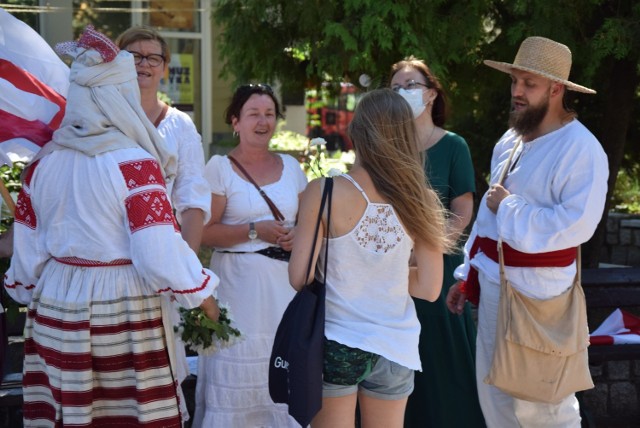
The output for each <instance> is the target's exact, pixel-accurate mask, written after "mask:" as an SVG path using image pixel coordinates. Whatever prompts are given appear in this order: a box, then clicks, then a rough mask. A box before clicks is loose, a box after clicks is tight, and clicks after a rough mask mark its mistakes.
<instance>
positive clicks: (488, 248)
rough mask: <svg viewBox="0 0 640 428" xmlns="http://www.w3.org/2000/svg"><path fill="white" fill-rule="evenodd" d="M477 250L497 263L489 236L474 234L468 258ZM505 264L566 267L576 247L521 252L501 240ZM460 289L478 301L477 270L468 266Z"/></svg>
mask: <svg viewBox="0 0 640 428" xmlns="http://www.w3.org/2000/svg"><path fill="white" fill-rule="evenodd" d="M478 250H482V252H483V253H484V254H485V255H486V256H487V257H489V258H490V259H491V260H493V261H494V262H496V263H498V242H497V241H494V240H493V239H490V238H485V237H481V236H476V239H475V240H474V241H473V245H471V251H470V252H469V260H471V259H473V258H474V257H475V256H476V254H477V253H478ZM502 250H503V252H504V264H505V266H512V267H566V266H569V265H570V264H571V263H573V262H574V261H575V259H576V256H577V254H578V253H577V251H578V249H577V247H571V248H566V249H564V250H557V251H549V252H547V253H523V252H522V251H518V250H515V249H513V248H512V247H510V246H509V244H507V243H505V242H503V243H502ZM460 291H461V292H463V293H466V294H467V299H468V300H469V301H470V302H471V303H473V304H474V305H476V306H477V305H478V303H479V302H480V283H479V282H478V271H477V270H476V269H475V268H474V267H473V266H470V268H469V274H468V275H467V280H466V281H462V284H461V286H460Z"/></svg>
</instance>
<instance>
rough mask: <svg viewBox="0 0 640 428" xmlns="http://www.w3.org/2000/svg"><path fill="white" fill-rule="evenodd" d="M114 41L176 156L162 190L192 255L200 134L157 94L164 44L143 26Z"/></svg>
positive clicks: (180, 375) (201, 206)
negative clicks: (173, 173) (126, 53)
mask: <svg viewBox="0 0 640 428" xmlns="http://www.w3.org/2000/svg"><path fill="white" fill-rule="evenodd" d="M116 44H117V45H118V47H119V48H120V49H122V50H126V51H129V52H130V53H131V54H132V55H133V60H134V64H135V67H136V72H137V73H138V87H139V88H140V98H141V104H142V109H143V110H144V112H145V113H146V115H147V118H148V119H149V121H150V122H151V123H153V124H154V125H155V127H156V128H157V129H158V132H159V133H160V135H161V136H162V137H163V138H164V141H165V144H166V146H167V148H168V149H169V150H170V151H171V152H172V153H173V155H174V156H175V157H176V158H177V163H178V165H177V171H176V176H175V180H174V181H173V183H171V184H169V185H168V186H167V194H168V195H169V196H170V198H171V204H172V206H173V209H174V210H175V213H176V218H177V221H178V223H179V224H180V233H181V235H182V238H183V239H184V240H185V241H186V242H187V243H188V244H189V247H191V249H192V250H193V251H194V252H195V253H196V254H197V253H198V251H199V249H200V240H201V239H202V230H203V228H204V224H205V223H206V222H207V221H209V218H210V212H211V211H210V210H211V193H210V191H209V185H208V184H207V181H206V180H205V178H204V152H203V150H202V139H201V137H200V134H198V131H197V130H196V127H195V126H194V124H193V122H192V120H191V118H190V117H189V115H187V114H186V113H183V112H181V111H180V110H178V109H176V108H174V107H170V106H169V105H167V104H166V103H165V102H164V101H162V100H160V99H159V98H158V87H159V86H160V80H161V79H162V77H163V76H164V74H165V72H166V70H167V67H168V64H169V61H170V60H171V53H170V51H169V46H168V44H167V42H166V41H165V40H164V39H163V38H162V37H161V36H160V35H159V34H158V33H157V32H156V31H155V30H153V29H152V28H148V27H132V28H129V29H128V30H126V31H125V32H124V33H122V34H121V35H120V36H119V37H118V38H117V40H116ZM172 309H173V310H171V311H167V313H170V314H171V315H170V316H171V322H172V323H173V324H174V325H177V324H178V323H179V321H180V315H179V312H178V307H177V304H175V303H172ZM174 340H175V342H174V346H171V344H169V349H170V351H172V352H171V353H170V355H171V357H172V358H173V359H174V361H175V363H174V364H175V373H174V376H176V379H177V380H178V383H179V384H181V383H182V381H183V380H184V379H185V378H186V377H187V376H188V375H189V365H188V363H187V359H186V355H185V349H184V344H183V343H182V340H181V339H180V338H179V337H178V336H175V338H174ZM180 391H181V390H180ZM180 391H179V392H180ZM180 405H181V410H182V415H183V417H184V418H188V416H189V415H188V412H187V408H186V404H185V400H184V399H183V400H180Z"/></svg>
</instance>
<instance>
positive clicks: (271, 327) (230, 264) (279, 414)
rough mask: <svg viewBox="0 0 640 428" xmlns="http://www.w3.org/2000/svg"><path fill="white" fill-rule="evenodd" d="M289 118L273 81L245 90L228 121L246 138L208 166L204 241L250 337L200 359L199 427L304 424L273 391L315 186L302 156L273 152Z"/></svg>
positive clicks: (225, 297) (221, 293)
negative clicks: (302, 219) (279, 335)
mask: <svg viewBox="0 0 640 428" xmlns="http://www.w3.org/2000/svg"><path fill="white" fill-rule="evenodd" d="M279 118H282V114H281V110H280V103H279V102H278V100H277V98H276V97H275V95H274V93H273V90H272V89H271V87H270V86H268V85H264V84H249V85H243V86H240V87H239V88H237V89H236V91H235V92H234V94H233V97H232V99H231V102H230V104H229V105H228V107H227V110H226V113H225V121H226V123H227V124H229V125H231V127H232V128H233V133H234V135H235V136H237V138H238V144H237V146H236V147H234V148H233V149H232V150H231V151H230V152H229V154H228V155H226V156H220V155H216V156H213V157H212V158H211V159H210V160H209V162H208V163H207V165H206V168H205V176H206V178H207V181H208V182H209V185H210V189H211V221H210V222H209V223H208V224H207V225H206V226H205V229H204V233H203V238H202V243H203V245H206V246H209V247H213V248H214V249H215V251H214V253H213V255H212V257H211V266H214V268H215V271H216V273H217V274H218V275H219V276H220V281H221V285H220V288H219V290H218V298H219V300H220V301H221V302H222V303H225V304H228V306H229V309H230V311H231V313H232V314H233V318H234V319H235V321H236V324H237V326H238V329H239V330H240V331H241V332H242V340H241V341H240V342H239V343H237V344H235V345H233V346H232V347H229V348H226V349H222V350H220V351H218V352H216V353H215V354H213V355H211V356H200V357H199V359H198V383H197V386H196V412H195V417H194V424H193V426H194V427H225V428H234V427H237V428H245V427H297V426H298V424H297V423H296V421H295V420H294V419H293V418H292V417H290V416H289V414H288V409H287V406H286V405H284V404H274V403H273V401H272V400H271V397H270V395H269V388H268V375H269V357H270V355H271V348H272V346H273V340H274V336H275V332H276V329H277V327H278V323H279V322H280V319H281V317H282V313H283V312H284V310H285V308H286V306H287V304H288V303H289V301H291V299H292V298H293V296H294V294H295V291H294V290H293V289H292V288H291V286H290V285H289V278H288V274H287V267H288V260H289V251H290V250H291V246H292V241H293V236H294V229H293V228H292V226H293V224H294V222H295V219H296V215H297V213H298V198H299V195H300V193H301V192H302V191H303V190H304V189H305V187H306V185H307V179H306V177H305V175H304V173H303V172H302V169H301V168H300V164H299V163H298V161H297V160H296V159H295V158H293V157H292V156H289V155H283V154H277V153H272V152H270V151H269V141H270V140H271V137H272V136H273V133H274V131H275V130H276V123H277V121H278V119H279Z"/></svg>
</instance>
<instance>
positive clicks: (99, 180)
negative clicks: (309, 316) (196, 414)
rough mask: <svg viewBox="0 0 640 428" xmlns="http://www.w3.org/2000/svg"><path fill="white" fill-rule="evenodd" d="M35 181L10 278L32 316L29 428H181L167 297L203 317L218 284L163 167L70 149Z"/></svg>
mask: <svg viewBox="0 0 640 428" xmlns="http://www.w3.org/2000/svg"><path fill="white" fill-rule="evenodd" d="M32 171H33V174H27V177H26V179H25V183H24V185H23V189H22V192H21V193H20V196H19V198H18V203H17V207H16V216H15V219H16V223H15V251H14V255H13V258H12V260H11V267H10V269H9V270H8V272H7V274H6V276H5V288H6V289H7V291H8V292H9V294H10V295H11V297H12V298H13V299H15V300H16V301H18V302H20V303H24V304H28V305H29V315H28V317H27V321H26V326H25V360H24V379H23V391H24V401H25V403H24V407H23V413H24V418H25V424H28V425H29V426H32V425H33V426H54V424H55V423H57V424H58V425H55V426H62V425H64V426H67V425H77V426H98V425H102V424H106V423H109V424H113V425H119V424H121V425H127V424H129V425H131V426H138V425H140V424H143V423H149V424H153V423H154V422H155V423H157V424H162V425H163V426H175V427H179V426H180V425H181V420H180V414H179V412H178V401H179V399H178V398H177V397H178V394H179V388H178V387H177V384H176V383H175V380H174V377H173V374H172V370H171V367H170V361H169V359H168V357H169V354H168V352H167V347H166V342H165V341H166V339H167V336H168V335H171V334H172V332H171V326H170V325H169V323H167V322H166V317H165V316H166V311H165V308H163V303H162V301H163V299H162V296H168V297H172V298H175V299H176V300H177V302H178V304H180V305H181V306H184V307H187V308H193V307H196V306H198V305H200V304H201V303H202V301H203V300H204V299H205V298H206V297H208V296H210V295H211V294H212V293H213V289H214V287H215V286H216V285H217V283H218V278H217V277H216V276H215V275H213V274H212V273H211V272H209V271H208V270H206V269H202V266H201V264H200V261H199V260H198V258H197V257H196V255H195V254H194V253H193V251H191V249H190V248H189V247H188V245H187V243H186V242H185V241H184V240H183V239H182V238H181V236H180V234H179V233H178V232H177V230H176V224H175V218H174V216H173V213H172V209H171V205H170V203H169V200H168V196H167V193H166V190H165V186H164V180H163V179H162V173H161V171H160V168H159V166H158V163H157V162H156V161H155V159H153V158H152V157H151V156H150V155H149V154H148V153H147V152H146V151H144V150H143V149H141V148H130V149H120V150H113V151H109V152H106V153H103V154H99V155H96V156H86V155H84V154H83V153H81V152H78V151H75V150H70V149H62V150H57V151H54V152H53V153H51V154H49V155H47V156H46V157H44V158H43V159H41V160H40V161H39V164H38V165H37V166H36V167H34V169H32ZM166 300H168V299H166Z"/></svg>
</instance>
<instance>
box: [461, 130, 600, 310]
mask: <svg viewBox="0 0 640 428" xmlns="http://www.w3.org/2000/svg"><path fill="white" fill-rule="evenodd" d="M517 138H518V137H517V135H516V134H515V132H513V130H509V131H507V132H506V133H505V134H504V135H503V136H502V138H501V139H500V141H499V142H498V144H496V146H495V148H494V150H493V156H492V158H491V181H490V183H491V184H493V183H495V182H497V180H498V178H499V176H500V173H501V172H502V169H503V167H504V164H505V163H506V162H507V160H508V158H509V155H510V153H511V151H512V149H513V147H514V145H515V143H516V140H517ZM513 159H514V160H513V162H512V165H513V164H514V163H515V166H512V168H510V172H509V174H508V175H507V177H506V180H505V182H504V187H505V188H506V189H507V190H509V192H510V193H511V195H509V196H508V197H506V198H505V199H504V200H503V201H502V202H501V203H500V207H499V208H498V212H497V215H496V214H493V213H492V212H491V210H489V208H488V207H487V204H486V194H485V195H484V196H483V198H482V201H481V202H480V205H479V207H478V215H477V218H476V220H475V223H474V224H473V228H472V231H471V235H470V236H469V239H468V240H467V243H466V246H465V263H464V264H463V265H461V266H459V267H458V269H457V270H456V274H455V276H456V278H458V279H463V278H466V275H467V272H468V270H469V251H470V249H471V245H472V244H473V240H474V238H475V237H476V235H477V236H483V237H487V238H491V239H493V240H495V241H497V240H498V237H501V238H502V240H503V241H504V242H506V243H507V244H509V245H510V246H511V247H513V248H514V249H516V250H518V251H522V252H524V253H542V252H548V251H556V250H563V249H566V248H570V247H576V246H578V245H580V244H582V243H584V242H586V241H588V240H589V238H591V236H592V235H593V233H594V232H595V230H596V227H597V226H598V223H599V222H600V219H601V218H602V212H603V210H604V203H605V199H606V193H607V178H608V176H609V166H608V163H607V156H606V154H605V153H604V150H603V149H602V146H601V145H600V143H599V142H598V140H596V138H595V137H594V136H593V134H591V132H589V130H588V129H587V128H585V127H584V125H582V124H581V123H580V122H579V121H577V120H573V121H572V122H570V123H569V124H567V125H565V126H563V127H562V128H560V129H558V130H556V131H554V132H551V133H549V134H546V135H543V136H542V137H540V138H537V139H535V140H533V141H530V142H527V143H523V144H520V147H519V148H518V153H516V154H515V155H514V157H513ZM471 264H472V265H473V266H474V267H475V268H476V269H478V271H479V272H484V273H485V275H487V276H488V277H489V278H490V279H491V280H492V281H494V282H500V276H499V272H498V264H497V263H496V262H494V261H493V260H491V259H490V258H488V257H487V256H485V255H484V254H483V253H482V252H479V253H478V254H477V255H476V257H475V258H474V259H473V260H472V261H471ZM505 272H506V275H507V278H509V281H510V282H511V284H512V285H513V286H514V287H516V288H517V289H518V290H519V291H521V292H523V293H524V294H526V295H528V296H530V297H534V298H539V299H544V298H549V297H552V296H557V295H558V294H561V293H562V292H563V291H564V290H566V289H567V288H568V287H569V286H570V285H571V283H572V281H573V278H574V276H575V273H576V266H575V264H571V265H570V266H567V267H537V268H520V267H513V266H506V267H505Z"/></svg>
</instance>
